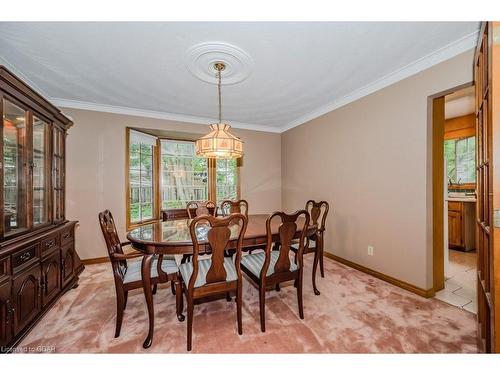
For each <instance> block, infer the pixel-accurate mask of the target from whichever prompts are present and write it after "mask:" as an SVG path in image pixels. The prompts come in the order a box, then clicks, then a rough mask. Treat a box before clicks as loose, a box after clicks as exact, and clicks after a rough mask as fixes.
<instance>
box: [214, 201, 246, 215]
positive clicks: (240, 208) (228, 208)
mask: <svg viewBox="0 0 500 375" xmlns="http://www.w3.org/2000/svg"><path fill="white" fill-rule="evenodd" d="M220 209H221V213H222V216H227V215H230V214H234V213H241V214H243V215H245V216H246V217H247V218H248V202H247V201H246V200H244V199H240V200H235V201H232V200H229V199H227V200H224V201H222V203H221V204H220Z"/></svg>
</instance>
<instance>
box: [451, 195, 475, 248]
mask: <svg viewBox="0 0 500 375" xmlns="http://www.w3.org/2000/svg"><path fill="white" fill-rule="evenodd" d="M475 211H476V203H475V202H474V201H448V247H449V248H450V249H456V250H462V251H471V250H474V249H475V247H476V235H475V230H476V229H475Z"/></svg>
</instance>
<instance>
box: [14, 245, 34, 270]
mask: <svg viewBox="0 0 500 375" xmlns="http://www.w3.org/2000/svg"><path fill="white" fill-rule="evenodd" d="M33 259H39V256H38V251H37V246H36V245H33V246H30V247H26V248H24V249H22V250H19V251H17V252H15V253H14V254H13V255H12V268H13V270H14V273H16V272H17V271H18V270H19V269H20V268H22V266H23V265H25V264H27V263H30V261H32V260H33Z"/></svg>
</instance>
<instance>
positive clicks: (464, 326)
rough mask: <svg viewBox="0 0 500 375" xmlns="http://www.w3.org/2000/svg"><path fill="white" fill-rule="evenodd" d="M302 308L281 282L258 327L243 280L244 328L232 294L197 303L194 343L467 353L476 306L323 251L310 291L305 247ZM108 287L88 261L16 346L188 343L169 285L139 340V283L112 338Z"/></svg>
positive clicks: (207, 348)
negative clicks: (426, 293)
mask: <svg viewBox="0 0 500 375" xmlns="http://www.w3.org/2000/svg"><path fill="white" fill-rule="evenodd" d="M306 258H307V259H306V270H305V278H304V313H305V319H304V320H301V319H299V317H298V312H297V298H296V290H295V288H294V287H293V286H291V285H287V286H283V287H282V289H281V291H280V292H275V291H272V292H269V293H268V294H267V300H266V314H267V315H266V317H267V320H266V325H267V326H266V329H267V331H266V333H261V332H260V325H259V303H258V294H257V291H256V290H255V289H254V288H253V287H252V286H251V285H250V284H249V282H248V281H247V280H244V292H243V296H244V304H243V335H241V336H239V335H238V334H237V331H236V304H235V303H234V302H226V301H225V300H219V301H214V302H209V303H206V304H203V305H197V306H195V317H194V331H193V332H194V333H193V352H195V353H196V352H199V353H380V352H382V353H402V352H405V353H415V352H417V353H435V352H438V353H457V352H458V353H466V352H476V351H477V346H476V331H475V330H476V322H475V315H473V314H472V313H469V312H467V311H464V310H461V309H459V308H457V307H453V306H451V305H448V304H446V303H444V302H441V301H438V300H436V299H425V298H422V297H419V296H417V295H414V294H412V293H410V292H407V291H405V290H402V289H400V288H397V287H395V286H392V285H390V284H388V283H385V282H383V281H381V280H378V279H376V278H373V277H371V276H369V275H366V274H364V273H362V272H359V271H356V270H353V269H351V268H349V267H346V266H344V265H342V264H339V263H337V262H334V261H332V260H330V259H325V268H326V269H325V271H326V275H325V276H326V278H325V279H321V278H320V277H319V275H318V288H319V289H320V291H321V295H320V296H315V295H314V293H313V292H312V286H311V281H310V276H311V274H310V270H311V263H312V262H311V256H307V257H306ZM115 316H116V311H115V291H114V285H113V279H112V273H111V267H110V265H109V264H99V265H91V266H87V267H86V269H85V271H84V273H83V274H82V275H81V281H80V286H79V287H78V288H77V289H74V290H71V291H69V292H68V293H67V294H66V295H64V296H63V297H62V298H61V299H60V300H59V301H58V302H57V303H56V304H55V306H54V308H53V309H52V310H51V311H49V312H48V313H47V314H46V315H45V317H44V318H43V319H42V320H41V321H40V323H39V324H38V325H37V326H36V327H35V328H34V329H33V331H32V332H31V333H30V334H29V335H28V336H27V337H26V338H25V339H24V340H23V342H22V343H21V345H20V346H29V347H34V346H38V345H45V346H54V347H55V351H56V352H59V353H68V352H69V353H103V352H104V353H117V352H118V353H135V352H138V353H158V352H160V353H185V352H186V322H182V323H181V322H179V321H178V320H177V318H176V316H175V297H174V296H173V295H172V294H171V292H170V288H169V286H167V285H162V286H161V287H160V288H159V289H158V293H157V295H156V296H155V318H156V321H155V335H154V338H153V345H152V346H151V348H149V349H148V350H144V349H143V348H142V342H143V340H144V338H145V335H146V333H147V314H146V308H145V304H144V297H143V294H142V292H141V291H140V290H138V291H134V292H131V294H130V295H129V302H128V306H127V310H126V311H125V316H124V322H123V326H122V332H121V336H120V337H119V338H116V339H115V338H113V334H114V327H115Z"/></svg>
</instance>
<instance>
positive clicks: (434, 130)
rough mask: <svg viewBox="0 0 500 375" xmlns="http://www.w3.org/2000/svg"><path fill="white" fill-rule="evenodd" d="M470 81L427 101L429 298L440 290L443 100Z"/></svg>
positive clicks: (471, 82)
mask: <svg viewBox="0 0 500 375" xmlns="http://www.w3.org/2000/svg"><path fill="white" fill-rule="evenodd" d="M473 85H474V81H470V82H467V83H464V84H462V85H459V86H455V87H452V88H450V89H447V90H444V91H441V92H439V93H436V94H434V95H431V96H429V97H428V98H427V109H428V119H429V120H428V121H429V123H430V124H431V129H430V135H431V138H432V142H431V160H432V173H431V178H432V221H431V223H430V226H429V229H430V231H431V232H432V289H433V293H432V294H433V295H434V294H435V293H436V292H437V291H439V290H441V289H444V250H445V249H444V120H445V113H444V105H445V103H444V97H445V96H446V95H449V94H452V93H454V92H456V91H459V90H462V89H465V88H467V87H470V86H473Z"/></svg>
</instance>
